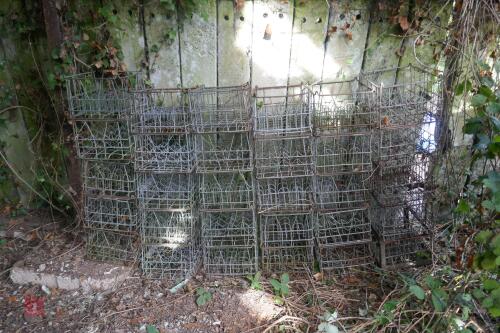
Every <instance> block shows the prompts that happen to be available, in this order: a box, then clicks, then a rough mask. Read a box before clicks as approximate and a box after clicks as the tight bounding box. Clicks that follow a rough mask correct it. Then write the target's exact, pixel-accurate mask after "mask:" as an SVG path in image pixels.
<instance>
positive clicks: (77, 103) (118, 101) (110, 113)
mask: <svg viewBox="0 0 500 333" xmlns="http://www.w3.org/2000/svg"><path fill="white" fill-rule="evenodd" d="M65 81H66V93H67V96H68V109H69V112H70V115H71V118H72V119H117V118H120V119H123V118H126V117H128V115H129V114H130V111H131V109H132V107H133V103H132V98H131V94H130V92H131V91H133V90H135V89H140V88H142V87H144V81H143V79H142V74H141V73H140V72H127V73H120V74H119V75H118V76H113V77H99V76H98V74H96V73H95V72H88V73H81V74H76V75H71V76H68V77H66V78H65Z"/></svg>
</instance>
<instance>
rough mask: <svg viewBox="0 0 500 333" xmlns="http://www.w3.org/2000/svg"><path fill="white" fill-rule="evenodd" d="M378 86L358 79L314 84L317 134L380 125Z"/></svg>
mask: <svg viewBox="0 0 500 333" xmlns="http://www.w3.org/2000/svg"><path fill="white" fill-rule="evenodd" d="M375 88H376V86H375V85H374V84H371V83H367V84H363V83H362V81H359V80H357V79H355V80H350V81H338V82H324V83H318V84H315V85H313V86H312V87H311V89H312V91H313V103H314V129H315V133H316V134H318V135H346V134H360V133H370V132H371V131H372V130H373V129H374V128H376V127H377V120H378V113H377V109H376V108H375V107H374V103H375V101H376V95H375V91H376V89H375Z"/></svg>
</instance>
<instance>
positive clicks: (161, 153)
mask: <svg viewBox="0 0 500 333" xmlns="http://www.w3.org/2000/svg"><path fill="white" fill-rule="evenodd" d="M134 138H135V159H134V163H135V164H134V165H135V170H136V171H141V172H191V171H193V170H194V167H195V155H194V143H193V142H192V138H191V135H189V134H172V135H170V134H168V135H136V136H135V137H134Z"/></svg>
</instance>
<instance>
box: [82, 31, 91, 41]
mask: <svg viewBox="0 0 500 333" xmlns="http://www.w3.org/2000/svg"><path fill="white" fill-rule="evenodd" d="M89 39H90V37H89V35H87V34H86V33H83V40H85V41H87V40H89Z"/></svg>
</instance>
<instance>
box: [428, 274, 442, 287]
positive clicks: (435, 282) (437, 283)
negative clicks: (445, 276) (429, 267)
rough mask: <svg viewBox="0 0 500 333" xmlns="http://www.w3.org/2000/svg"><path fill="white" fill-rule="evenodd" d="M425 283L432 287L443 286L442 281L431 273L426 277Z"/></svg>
mask: <svg viewBox="0 0 500 333" xmlns="http://www.w3.org/2000/svg"><path fill="white" fill-rule="evenodd" d="M425 284H426V285H427V287H429V288H430V289H436V288H439V287H441V281H439V280H438V279H435V278H433V277H432V276H430V275H429V276H427V277H426V278H425Z"/></svg>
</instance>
